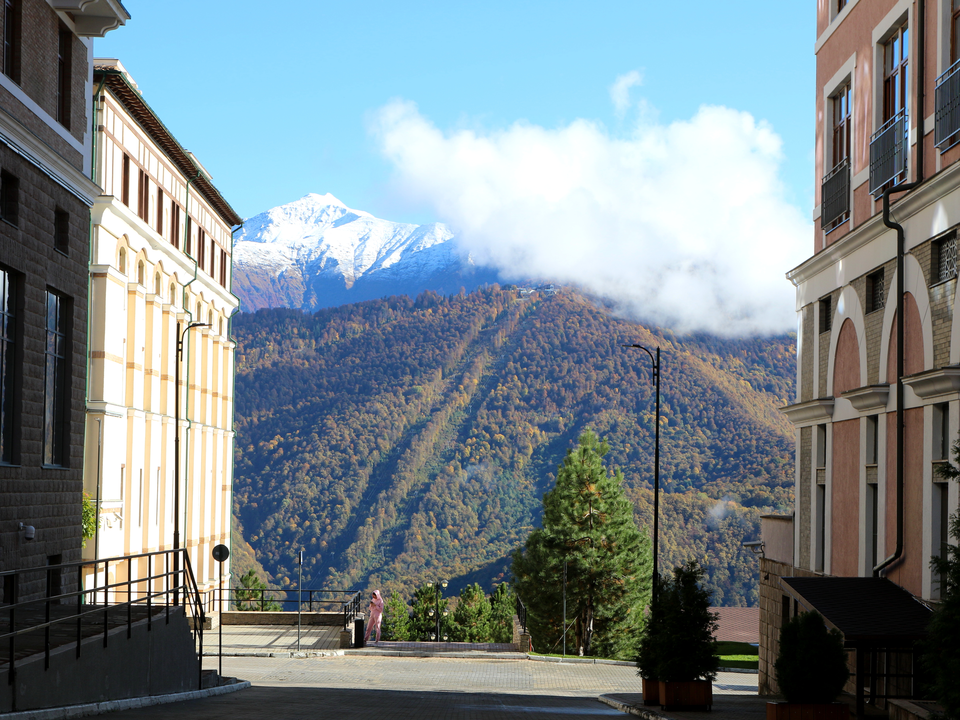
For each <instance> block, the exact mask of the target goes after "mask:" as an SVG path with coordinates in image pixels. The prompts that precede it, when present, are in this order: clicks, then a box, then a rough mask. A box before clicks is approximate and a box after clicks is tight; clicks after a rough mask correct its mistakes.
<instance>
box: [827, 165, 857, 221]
mask: <svg viewBox="0 0 960 720" xmlns="http://www.w3.org/2000/svg"><path fill="white" fill-rule="evenodd" d="M849 217H850V160H849V159H848V158H844V159H843V160H841V161H840V162H839V163H838V164H837V166H836V167H835V168H833V170H831V171H830V172H829V173H827V176H826V177H825V178H824V179H823V184H822V185H821V186H820V226H821V227H822V228H823V229H824V230H832V229H833V228H835V227H837V225H839V224H840V223H842V222H843V221H845V220H846V219H847V218H849Z"/></svg>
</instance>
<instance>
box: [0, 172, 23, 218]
mask: <svg viewBox="0 0 960 720" xmlns="http://www.w3.org/2000/svg"><path fill="white" fill-rule="evenodd" d="M0 218H3V219H4V220H6V221H7V222H8V223H10V224H11V225H19V224H20V180H19V179H18V178H17V177H16V176H15V175H11V174H10V173H8V172H0Z"/></svg>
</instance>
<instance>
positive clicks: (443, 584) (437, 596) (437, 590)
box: [427, 580, 447, 642]
mask: <svg viewBox="0 0 960 720" xmlns="http://www.w3.org/2000/svg"><path fill="white" fill-rule="evenodd" d="M427 587H429V588H433V591H434V592H433V607H432V608H430V613H429V614H430V617H435V618H436V622H437V627H436V634H435V635H434V638H435V639H436V641H437V642H440V639H441V638H440V600H441V599H442V598H443V591H444V590H446V588H447V581H446V580H441V581H440V582H438V583H432V582H428V583H427ZM443 615H447V610H446V608H444V610H443ZM444 639H446V637H444Z"/></svg>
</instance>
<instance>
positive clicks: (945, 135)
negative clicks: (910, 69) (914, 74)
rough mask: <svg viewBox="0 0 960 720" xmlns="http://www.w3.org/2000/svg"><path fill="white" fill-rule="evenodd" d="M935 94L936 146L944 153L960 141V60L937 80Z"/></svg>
mask: <svg viewBox="0 0 960 720" xmlns="http://www.w3.org/2000/svg"><path fill="white" fill-rule="evenodd" d="M935 93H936V99H935V106H936V114H935V119H936V122H935V126H934V145H936V147H938V148H940V151H941V152H943V151H944V150H946V149H947V147H950V146H952V145H954V144H956V143H957V142H958V141H960V60H958V61H957V62H955V63H954V64H953V65H951V66H950V67H948V68H947V69H946V70H944V71H943V73H942V74H941V75H940V77H938V78H937V85H936V90H935ZM944 146H946V147H944Z"/></svg>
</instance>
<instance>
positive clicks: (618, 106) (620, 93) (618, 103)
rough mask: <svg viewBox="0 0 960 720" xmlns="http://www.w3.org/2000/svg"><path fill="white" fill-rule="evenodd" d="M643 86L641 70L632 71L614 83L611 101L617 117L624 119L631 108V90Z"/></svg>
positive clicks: (611, 90)
mask: <svg viewBox="0 0 960 720" xmlns="http://www.w3.org/2000/svg"><path fill="white" fill-rule="evenodd" d="M642 84H643V75H641V74H640V71H639V70H631V71H630V72H628V73H624V74H623V75H621V76H619V77H618V78H617V79H616V80H614V81H613V85H611V86H610V99H611V100H613V107H614V110H616V112H617V117H621V118H622V117H623V116H624V114H625V113H626V112H627V110H628V109H629V108H630V88H632V87H636V86H637V85H642Z"/></svg>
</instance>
